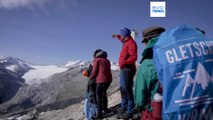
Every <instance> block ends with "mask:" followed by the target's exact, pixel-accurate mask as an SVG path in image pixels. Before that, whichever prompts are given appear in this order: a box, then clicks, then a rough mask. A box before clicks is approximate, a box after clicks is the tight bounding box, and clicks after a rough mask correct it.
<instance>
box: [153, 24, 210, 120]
mask: <svg viewBox="0 0 213 120" xmlns="http://www.w3.org/2000/svg"><path fill="white" fill-rule="evenodd" d="M153 51H154V56H153V60H154V65H155V67H156V71H157V74H158V79H159V80H160V82H161V84H162V86H163V108H162V118H163V120H210V119H213V92H212V90H213V39H207V38H206V37H205V35H204V34H203V33H202V32H200V31H199V30H198V29H196V28H194V27H191V26H188V25H182V26H178V27H175V28H173V29H171V30H168V31H166V32H164V33H162V34H161V35H160V37H159V39H158V42H157V43H156V44H155V46H154V48H153Z"/></svg>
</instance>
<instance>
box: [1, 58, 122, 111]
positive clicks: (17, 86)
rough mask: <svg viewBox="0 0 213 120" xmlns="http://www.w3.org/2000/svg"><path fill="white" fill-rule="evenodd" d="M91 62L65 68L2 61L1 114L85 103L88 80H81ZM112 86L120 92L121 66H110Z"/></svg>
mask: <svg viewBox="0 0 213 120" xmlns="http://www.w3.org/2000/svg"><path fill="white" fill-rule="evenodd" d="M90 63H91V62H90V61H80V60H78V61H69V62H67V64H64V65H59V66H58V65H35V64H32V63H29V62H25V61H23V60H20V59H17V58H12V57H7V58H3V57H2V58H0V102H1V104H0V114H1V113H2V114H5V113H10V112H14V111H17V110H24V109H27V108H31V107H38V106H43V105H47V104H54V103H56V102H57V104H58V105H59V106H60V102H61V101H63V102H61V104H62V103H63V105H64V104H72V103H73V100H74V99H75V100H76V99H83V98H84V95H85V92H86V84H87V80H88V78H85V77H83V76H82V74H81V73H82V71H83V69H86V68H87V67H88V66H89V64H90ZM111 68H112V74H113V83H112V84H111V86H110V90H109V92H114V91H116V90H117V89H118V88H119V66H118V64H117V63H115V62H111Z"/></svg>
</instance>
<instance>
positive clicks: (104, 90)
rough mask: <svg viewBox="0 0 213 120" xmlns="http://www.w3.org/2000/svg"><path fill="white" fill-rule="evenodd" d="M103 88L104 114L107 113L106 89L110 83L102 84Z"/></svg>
mask: <svg viewBox="0 0 213 120" xmlns="http://www.w3.org/2000/svg"><path fill="white" fill-rule="evenodd" d="M103 86H104V89H103V110H104V111H105V112H108V100H107V89H108V88H109V86H110V83H104V84H103Z"/></svg>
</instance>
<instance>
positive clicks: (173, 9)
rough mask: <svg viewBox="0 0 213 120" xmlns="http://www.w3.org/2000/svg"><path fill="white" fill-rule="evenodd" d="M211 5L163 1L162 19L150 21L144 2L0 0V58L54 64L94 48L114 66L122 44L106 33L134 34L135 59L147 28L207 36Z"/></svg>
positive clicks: (84, 56)
mask: <svg viewBox="0 0 213 120" xmlns="http://www.w3.org/2000/svg"><path fill="white" fill-rule="evenodd" d="M153 1H154V0H153ZM155 1H156V0H155ZM158 1H163V0H158ZM212 5H213V1H212V0H168V1H166V17H165V18H152V17H150V1H149V0H0V56H12V57H15V58H19V59H22V60H25V61H28V62H31V63H34V64H59V65H60V64H65V63H66V62H67V61H69V60H85V61H87V60H92V59H93V57H92V55H93V52H94V50H96V49H98V48H100V49H103V50H105V51H107V52H108V56H109V57H108V59H109V60H111V61H115V62H117V61H118V58H119V53H120V50H121V48H122V44H121V43H120V42H119V41H118V40H116V39H113V38H112V34H119V32H120V30H121V29H123V28H124V27H128V28H130V29H135V30H136V31H138V33H139V35H138V37H137V38H136V39H135V41H136V42H137V45H138V61H140V59H141V53H142V51H143V48H144V46H143V45H142V44H141V40H142V34H141V33H142V31H143V30H144V29H145V28H147V27H151V26H156V25H158V26H163V27H165V28H166V29H171V28H173V27H175V26H178V25H182V24H188V25H191V26H195V27H199V28H200V29H203V30H205V31H206V36H207V37H210V38H212V37H213V14H212V12H213V9H212Z"/></svg>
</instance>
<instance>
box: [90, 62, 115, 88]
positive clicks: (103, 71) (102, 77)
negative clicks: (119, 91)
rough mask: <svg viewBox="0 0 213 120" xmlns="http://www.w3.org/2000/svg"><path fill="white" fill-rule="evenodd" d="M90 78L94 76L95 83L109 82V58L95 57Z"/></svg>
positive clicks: (110, 75) (110, 79) (110, 76)
mask: <svg viewBox="0 0 213 120" xmlns="http://www.w3.org/2000/svg"><path fill="white" fill-rule="evenodd" d="M90 78H91V79H92V78H96V83H97V84H98V83H107V82H111V81H112V73H111V64H110V62H109V60H108V59H105V58H95V59H94V61H93V68H92V74H91V76H90Z"/></svg>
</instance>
